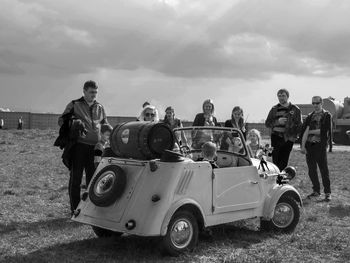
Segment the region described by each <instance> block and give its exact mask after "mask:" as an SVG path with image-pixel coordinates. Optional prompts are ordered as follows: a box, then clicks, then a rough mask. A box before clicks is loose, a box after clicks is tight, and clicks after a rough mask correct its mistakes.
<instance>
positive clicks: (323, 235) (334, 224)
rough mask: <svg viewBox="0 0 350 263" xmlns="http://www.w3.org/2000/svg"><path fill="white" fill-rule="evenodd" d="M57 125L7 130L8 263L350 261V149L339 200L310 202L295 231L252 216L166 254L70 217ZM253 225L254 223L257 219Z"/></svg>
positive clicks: (339, 156)
mask: <svg viewBox="0 0 350 263" xmlns="http://www.w3.org/2000/svg"><path fill="white" fill-rule="evenodd" d="M56 135H57V132H56V131H53V130H48V131H41V130H25V131H1V130H0V160H1V164H0V200H1V202H0V203H1V208H0V261H3V262H81V261H82V262H349V261H350V239H349V236H350V176H349V172H348V171H349V168H348V163H349V159H350V157H349V156H350V154H349V152H347V151H348V150H349V148H342V149H341V150H339V148H337V147H335V148H334V152H333V153H331V154H329V167H330V171H331V182H332V191H333V200H332V202H331V203H325V202H305V207H304V212H303V214H302V218H301V221H300V223H299V225H298V226H297V228H296V230H295V231H294V233H292V234H289V235H276V234H273V233H261V232H258V231H255V230H253V229H254V227H249V224H248V223H249V222H248V223H247V222H243V223H242V222H241V223H240V224H236V225H235V226H227V227H219V228H216V229H214V231H213V235H212V237H211V238H204V237H202V238H200V242H199V244H198V247H197V249H196V250H195V251H194V252H193V253H189V254H187V255H184V256H181V257H179V258H168V257H162V256H161V255H160V254H159V252H158V250H157V239H150V238H139V237H133V236H127V237H122V238H115V239H113V238H107V239H97V238H96V237H95V236H94V234H93V233H92V231H91V229H90V227H89V226H85V225H80V224H77V223H74V222H72V221H71V220H70V219H69V206H68V195H67V184H68V173H67V170H66V169H65V167H64V166H63V164H62V163H61V160H60V155H61V151H60V150H59V149H57V148H56V147H53V146H52V144H53V140H54V139H55V137H56ZM304 158H305V157H304V156H303V155H301V154H300V153H299V151H298V150H294V151H293V153H292V156H291V161H290V164H291V165H294V166H296V167H297V171H298V177H297V178H296V179H295V180H294V182H293V185H294V186H295V187H296V188H297V189H298V190H299V191H300V193H301V194H302V196H306V195H307V194H308V193H309V192H310V190H311V185H310V181H309V179H308V177H307V172H306V164H305V161H304ZM253 226H254V222H253Z"/></svg>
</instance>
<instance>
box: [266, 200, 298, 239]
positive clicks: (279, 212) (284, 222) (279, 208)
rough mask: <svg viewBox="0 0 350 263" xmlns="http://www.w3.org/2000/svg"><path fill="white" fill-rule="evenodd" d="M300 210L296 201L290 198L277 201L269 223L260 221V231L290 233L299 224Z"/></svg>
mask: <svg viewBox="0 0 350 263" xmlns="http://www.w3.org/2000/svg"><path fill="white" fill-rule="evenodd" d="M299 218H300V210H299V206H298V203H297V201H296V200H295V199H294V198H292V197H290V196H283V197H281V198H280V199H279V200H278V203H277V205H276V207H275V209H274V213H273V217H272V218H271V220H269V221H265V220H262V221H261V226H260V227H261V229H262V230H273V231H277V232H286V233H288V232H291V231H293V230H294V229H295V227H296V226H297V224H298V222H299Z"/></svg>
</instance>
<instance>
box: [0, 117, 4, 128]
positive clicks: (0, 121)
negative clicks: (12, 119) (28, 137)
mask: <svg viewBox="0 0 350 263" xmlns="http://www.w3.org/2000/svg"><path fill="white" fill-rule="evenodd" d="M3 128H4V119H0V129H3Z"/></svg>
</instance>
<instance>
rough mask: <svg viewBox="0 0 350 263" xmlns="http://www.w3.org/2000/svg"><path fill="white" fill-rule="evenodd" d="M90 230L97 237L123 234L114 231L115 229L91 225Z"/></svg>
mask: <svg viewBox="0 0 350 263" xmlns="http://www.w3.org/2000/svg"><path fill="white" fill-rule="evenodd" d="M92 230H93V231H94V233H95V234H96V236H98V237H112V236H115V237H119V236H121V235H122V234H123V233H121V232H115V231H112V230H109V229H104V228H101V227H97V226H92Z"/></svg>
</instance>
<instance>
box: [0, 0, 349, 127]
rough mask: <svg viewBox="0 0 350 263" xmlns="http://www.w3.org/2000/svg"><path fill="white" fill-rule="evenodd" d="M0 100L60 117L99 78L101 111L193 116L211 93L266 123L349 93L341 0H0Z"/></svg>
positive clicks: (221, 107)
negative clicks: (283, 104)
mask: <svg viewBox="0 0 350 263" xmlns="http://www.w3.org/2000/svg"><path fill="white" fill-rule="evenodd" d="M0 5H1V8H0V91H1V93H0V107H2V108H10V109H12V110H25V111H32V112H54V113H61V112H62V111H63V109H64V107H65V106H66V104H67V103H68V102H69V101H70V100H72V99H75V98H78V97H79V96H81V94H82V85H83V83H84V81H85V80H88V79H93V80H96V81H97V82H98V83H99V86H100V89H99V96H98V101H100V102H101V103H102V104H103V105H104V106H105V108H106V111H107V114H108V115H123V116H137V115H138V114H139V111H140V109H141V105H142V103H143V102H144V101H145V100H148V101H150V102H152V103H153V104H154V105H155V106H157V107H158V108H159V109H160V112H161V113H162V114H163V111H164V109H165V107H166V106H169V105H172V106H173V107H174V108H175V111H176V115H177V116H178V117H180V118H183V119H188V120H193V118H194V116H195V114H196V113H198V112H200V111H201V108H202V102H203V100H205V99H207V98H211V99H213V100H214V103H215V108H216V115H217V117H218V119H219V120H220V121H224V120H225V119H228V118H230V115H231V110H232V108H233V107H234V106H236V105H239V106H241V107H243V109H244V111H245V112H244V114H245V117H248V121H260V120H262V119H265V118H266V116H267V113H268V111H269V109H270V108H271V106H272V105H273V104H276V103H277V97H276V92H277V90H278V89H280V88H287V89H288V90H289V91H290V93H291V97H290V99H291V101H292V102H294V103H309V102H310V101H311V97H312V95H321V96H323V97H328V96H332V97H335V98H337V99H338V100H341V101H343V100H344V97H346V96H350V92H349V86H350V76H349V75H350V26H349V25H350V1H348V0H333V1H329V0H303V1H301V0H293V1H290V0H264V1H262V0H242V1H238V0H227V1H225V0H220V1H218V0H96V1H92V0H74V1H72V0H60V1H55V0H51V1H48V0H22V1H19V0H0Z"/></svg>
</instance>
